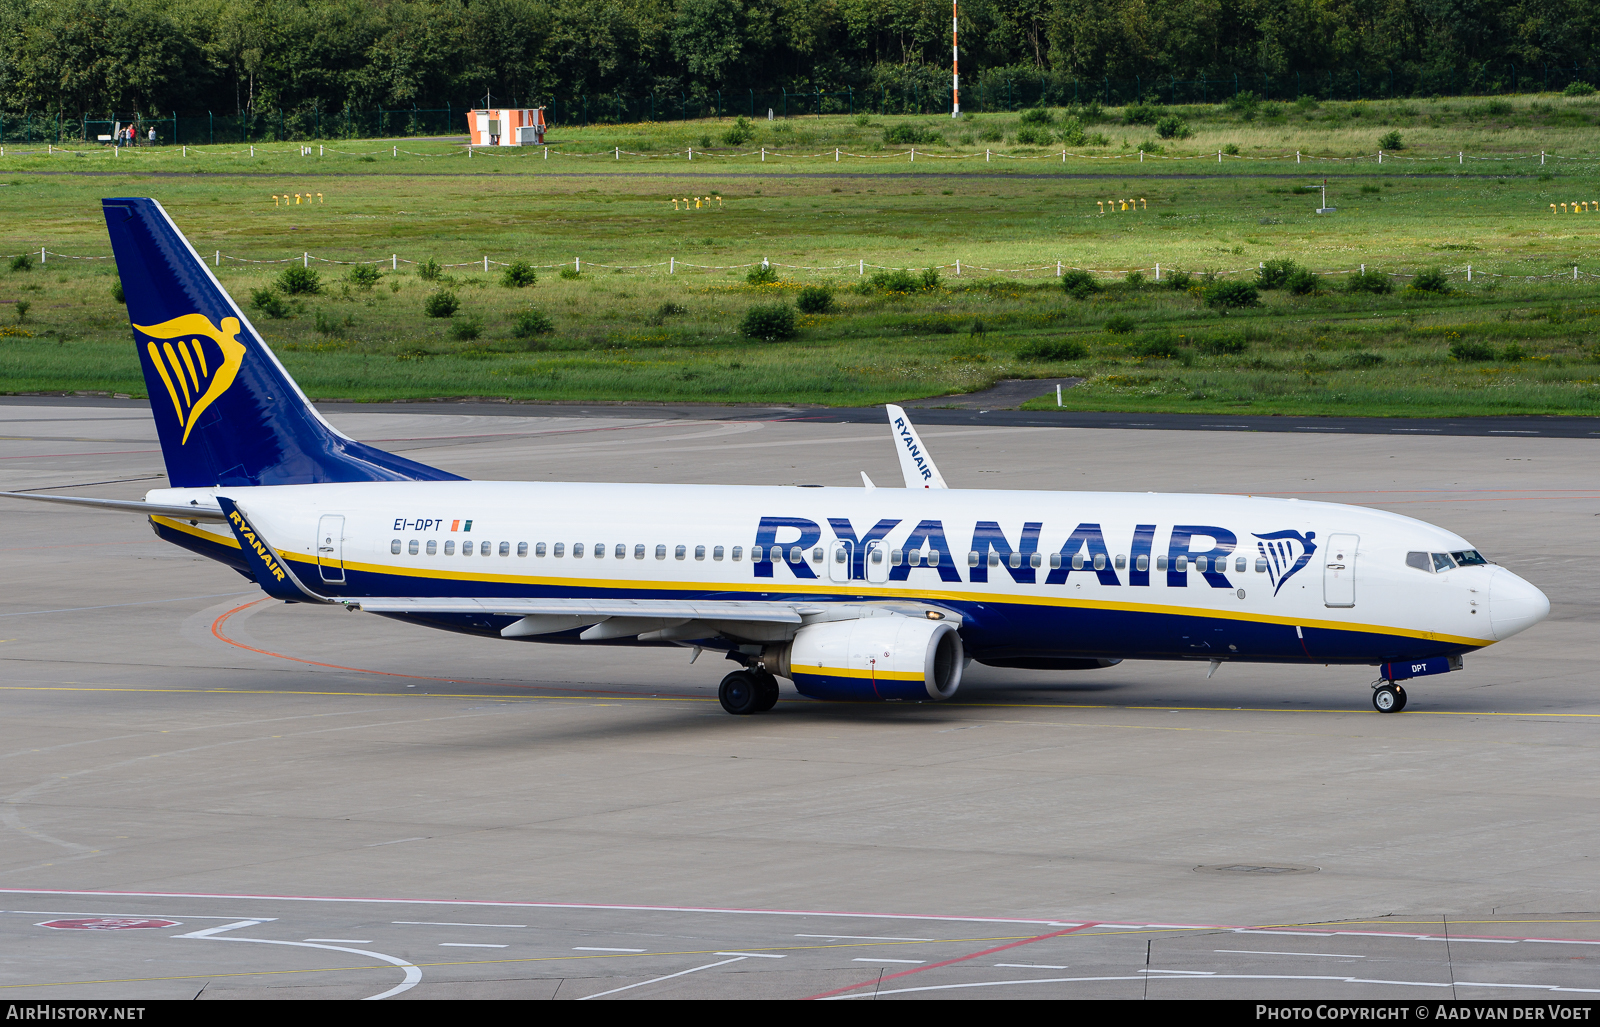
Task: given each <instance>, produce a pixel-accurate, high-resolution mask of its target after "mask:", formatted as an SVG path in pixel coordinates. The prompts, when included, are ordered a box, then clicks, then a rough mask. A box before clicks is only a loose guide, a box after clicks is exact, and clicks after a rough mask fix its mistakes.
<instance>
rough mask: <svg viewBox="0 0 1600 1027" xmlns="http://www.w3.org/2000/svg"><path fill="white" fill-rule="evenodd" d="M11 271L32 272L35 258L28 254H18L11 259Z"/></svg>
mask: <svg viewBox="0 0 1600 1027" xmlns="http://www.w3.org/2000/svg"><path fill="white" fill-rule="evenodd" d="M11 270H13V271H32V270H33V257H31V256H29V255H28V254H26V253H19V254H17V255H16V256H15V257H12V258H11Z"/></svg>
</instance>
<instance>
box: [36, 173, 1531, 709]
mask: <svg viewBox="0 0 1600 1027" xmlns="http://www.w3.org/2000/svg"><path fill="white" fill-rule="evenodd" d="M104 208H105V216H106V224H107V227H108V229H109V230H110V234H111V244H112V249H113V251H114V252H115V254H116V261H117V268H118V271H119V273H120V274H121V279H122V286H123V291H124V293H125V295H126V297H127V305H128V315H129V319H130V320H131V322H132V325H133V333H134V340H135V344H136V346H137V348H138V352H139V360H140V363H141V365H142V366H143V369H144V377H145V382H146V384H147V386H148V388H149V394H150V403H151V408H152V412H153V413H154V416H155V420H156V426H157V430H158V433H159V435H160V439H161V448H162V453H163V456H164V458H165V460H166V467H167V475H168V478H169V484H170V487H169V488H164V489H156V490H154V491H152V492H150V493H148V494H147V495H146V497H145V500H144V501H143V502H137V501H127V502H124V501H116V500H100V499H77V498H68V497H60V496H55V497H44V496H32V495H30V496H20V495H18V496H17V498H28V499H47V500H49V501H52V502H63V503H72V504H76V505H80V506H90V507H98V508H105V509H111V510H122V511H128V512H132V513H137V514H142V515H145V516H148V517H149V519H150V523H151V524H152V526H153V527H154V528H155V531H156V534H157V535H159V536H160V537H161V538H163V539H165V540H167V541H169V542H172V543H173V544H175V545H179V546H182V547H184V548H186V549H189V550H192V551H194V552H196V553H200V554H202V555H204V556H207V557H210V558H211V559H214V560H216V561H218V562H220V563H223V564H226V565H228V566H230V567H233V568H234V569H236V570H238V571H239V572H240V573H242V574H244V575H245V576H247V577H249V578H250V579H251V580H253V581H254V582H256V583H257V584H258V585H260V586H261V588H262V589H263V590H264V591H265V592H266V593H267V594H268V595H270V596H272V597H274V598H277V599H282V600H286V601H288V602H297V603H319V604H326V605H328V606H330V607H343V608H348V609H357V610H365V611H368V612H371V613H376V614H380V615H382V616H386V617H393V618H396V619H398V620H403V621H408V622H411V623H415V624H421V625H425V626H428V627H435V628H443V629H446V630H449V631H457V632H463V633H466V634H472V635H482V636H485V637H490V638H496V639H513V640H517V641H524V642H545V643H561V644H569V645H651V646H672V645H678V646H687V647H693V648H697V649H703V650H707V651H717V652H721V653H724V654H725V655H726V656H727V658H728V659H730V660H733V661H735V662H737V663H738V664H739V666H740V668H741V669H738V670H735V671H734V672H732V673H730V674H728V675H727V677H726V678H724V679H723V681H722V685H721V689H720V693H719V695H720V698H721V701H722V705H723V706H724V707H725V708H726V709H727V710H728V712H730V713H736V714H748V713H757V712H761V711H764V710H767V709H770V708H771V707H772V706H773V704H774V703H775V702H776V701H777V699H778V695H779V689H778V681H777V679H778V678H788V679H789V680H790V681H792V682H793V683H794V687H795V689H796V690H797V691H798V692H800V693H801V694H802V695H806V696H810V697H813V698H818V699H832V700H918V701H924V700H940V699H948V698H950V697H951V696H953V695H954V694H955V693H956V690H957V688H958V687H959V686H960V684H961V675H962V671H963V669H964V667H965V666H966V664H967V661H968V660H977V661H979V662H980V663H984V664H988V665H991V666H998V667H1020V668H1037V669H1040V670H1070V669H1090V668H1095V667H1107V666H1111V665H1113V664H1115V663H1117V662H1119V661H1121V660H1124V659H1143V660H1193V661H1200V662H1207V663H1209V664H1210V665H1211V668H1210V669H1211V671H1214V670H1215V669H1216V667H1217V666H1218V665H1220V664H1223V663H1234V662H1240V663H1277V664H1290V665H1292V664H1349V665H1357V666H1375V667H1378V668H1379V671H1378V675H1379V679H1378V680H1377V681H1376V682H1374V684H1373V693H1372V694H1373V704H1374V706H1376V707H1377V709H1379V710H1382V711H1384V712H1396V711H1398V710H1400V709H1402V708H1404V706H1405V704H1406V693H1405V690H1404V687H1403V686H1402V685H1400V684H1399V682H1400V681H1403V680H1406V679H1409V678H1412V677H1416V676H1418V675H1423V674H1436V673H1442V672H1445V671H1450V670H1456V669H1459V668H1460V667H1461V658H1462V655H1463V654H1465V653H1469V652H1471V651H1473V650H1475V649H1480V648H1482V647H1484V646H1487V645H1491V644H1493V643H1495V642H1497V641H1500V640H1502V639H1505V638H1509V637H1510V636H1512V635H1514V634H1516V633H1517V632H1519V631H1522V630H1524V629H1526V628H1528V627H1530V626H1532V625H1533V624H1536V623H1537V622H1538V621H1540V620H1541V619H1543V618H1544V616H1545V615H1546V614H1547V613H1548V612H1549V610H1550V604H1549V602H1548V600H1546V598H1545V596H1544V595H1543V593H1541V592H1540V591H1539V590H1538V589H1537V588H1535V587H1533V586H1532V585H1530V584H1529V583H1528V582H1526V581H1524V580H1522V579H1521V578H1519V577H1517V576H1516V575H1515V574H1513V573H1511V572H1510V571H1509V570H1506V569H1505V568H1503V567H1499V566H1496V565H1494V564H1492V563H1489V562H1488V561H1487V560H1485V559H1484V558H1483V557H1482V556H1481V555H1479V553H1478V552H1477V551H1476V550H1475V549H1474V548H1473V546H1472V543H1470V542H1468V541H1467V540H1466V539H1464V538H1462V537H1460V536H1459V535H1456V534H1454V533H1452V532H1449V531H1446V530H1444V529H1442V528H1437V527H1434V526H1433V525H1430V524H1426V523H1423V522H1421V521H1417V520H1412V519H1410V518H1407V517H1401V516H1398V515H1396V514H1391V513H1385V512H1381V511H1376V510H1369V509H1364V508H1361V507H1354V506H1341V505H1337V504H1332V503H1312V502H1300V501H1297V500H1293V499H1263V498H1246V497H1241V496H1223V495H1163V494H1156V493H1105V492H995V491H981V490H976V489H951V488H947V487H946V486H945V483H944V480H943V478H942V477H941V476H940V474H939V471H938V469H937V468H936V467H935V465H934V463H933V460H932V458H931V457H930V456H929V455H928V452H927V450H926V448H925V447H924V446H923V445H922V442H921V440H920V439H919V438H918V437H917V434H916V431H915V429H914V428H913V427H912V426H911V424H910V423H909V421H908V420H907V419H906V417H905V414H904V413H903V412H902V411H900V410H899V409H898V408H896V407H889V408H888V409H889V418H890V425H891V428H892V432H893V437H894V439H895V444H896V445H897V446H898V447H899V453H900V461H901V468H902V471H903V472H904V476H905V486H906V487H905V488H876V487H873V485H872V483H871V482H870V481H867V480H866V476H865V475H864V474H863V476H862V478H863V487H862V488H810V487H754V486H739V485H642V484H632V485H630V484H574V483H561V482H499V481H467V480H465V479H462V478H459V477H457V476H456V475H453V474H449V473H447V472H445V471H441V470H437V469H435V468H432V467H428V466H426V465H424V464H420V463H416V462H414V461H411V460H408V459H405V458H404V457H399V456H395V455H393V454H390V453H385V452H383V451H381V450H378V449H374V448H372V447H370V446H367V445H364V444H362V443H360V442H357V441H355V440H353V439H350V438H348V437H346V436H345V435H342V434H340V433H339V432H338V431H337V430H335V429H334V428H333V427H332V426H330V425H329V424H328V423H327V422H326V421H324V420H323V419H322V417H321V416H320V415H319V414H318V413H317V411H316V410H315V408H313V407H312V405H311V403H310V401H309V400H307V398H306V397H305V395H304V394H303V393H302V392H301V391H300V389H299V387H298V386H297V385H296V384H295V383H294V381H293V380H292V379H291V378H290V377H289V375H288V373H287V372H286V371H285V370H284V368H283V366H282V365H281V364H280V363H279V362H278V360H277V358H276V357H275V356H274V355H273V353H272V351H271V350H270V349H268V348H267V346H266V344H265V343H264V342H263V341H262V339H261V336H260V334H259V333H258V332H257V331H256V330H255V328H254V327H253V326H252V325H251V324H250V321H249V319H248V318H247V317H246V316H245V314H244V312H243V311H242V310H241V309H240V308H239V307H238V305H237V304H235V303H234V301H233V300H232V299H231V298H230V297H229V296H228V294H227V293H226V292H225V291H224V290H223V288H222V286H221V285H220V284H219V283H218V281H217V280H216V278H215V277H214V276H213V275H212V273H211V271H210V269H209V268H207V267H206V265H205V262H204V261H203V260H201V259H200V258H199V256H198V255H197V254H196V253H195V251H194V249H193V247H191V246H190V245H189V242H188V240H186V239H185V238H184V236H183V235H182V233H181V232H179V230H178V228H177V226H176V225H174V224H173V222H172V219H171V218H170V217H169V216H168V215H167V212H166V211H165V210H164V209H163V208H162V207H161V205H160V204H159V203H157V202H156V201H155V200H151V199H108V200H105V201H104ZM8 495H17V494H8ZM1207 676H1208V677H1209V676H1210V673H1209V672H1208V674H1207Z"/></svg>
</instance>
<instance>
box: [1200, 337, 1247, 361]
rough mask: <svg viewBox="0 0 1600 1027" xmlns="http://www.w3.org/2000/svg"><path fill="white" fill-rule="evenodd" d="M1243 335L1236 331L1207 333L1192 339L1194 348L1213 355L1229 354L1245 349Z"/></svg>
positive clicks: (1241, 351)
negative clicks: (1217, 333)
mask: <svg viewBox="0 0 1600 1027" xmlns="http://www.w3.org/2000/svg"><path fill="white" fill-rule="evenodd" d="M1246 345H1247V344H1246V342H1245V341H1244V336H1243V335H1240V334H1238V333H1232V334H1228V335H1208V336H1206V337H1205V338H1202V339H1196V340H1195V341H1194V348H1195V349H1197V350H1199V351H1200V352H1202V353H1205V354H1207V355H1209V356H1213V357H1223V356H1231V355H1233V354H1235V353H1243V352H1244V351H1245V346H1246Z"/></svg>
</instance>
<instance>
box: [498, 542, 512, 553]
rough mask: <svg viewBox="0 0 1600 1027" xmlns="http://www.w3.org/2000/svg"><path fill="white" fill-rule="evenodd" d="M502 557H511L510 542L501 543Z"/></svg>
mask: <svg viewBox="0 0 1600 1027" xmlns="http://www.w3.org/2000/svg"><path fill="white" fill-rule="evenodd" d="M500 555H501V556H510V555H511V543H509V542H502V543H500Z"/></svg>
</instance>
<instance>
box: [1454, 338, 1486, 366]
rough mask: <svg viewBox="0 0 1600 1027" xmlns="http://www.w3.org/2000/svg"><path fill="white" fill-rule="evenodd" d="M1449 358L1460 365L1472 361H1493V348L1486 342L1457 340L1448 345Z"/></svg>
mask: <svg viewBox="0 0 1600 1027" xmlns="http://www.w3.org/2000/svg"><path fill="white" fill-rule="evenodd" d="M1450 356H1451V357H1452V358H1453V359H1455V360H1459V361H1461V362H1462V363H1464V364H1465V363H1471V362H1473V361H1482V360H1493V359H1494V347H1493V346H1490V345H1489V344H1488V343H1487V342H1474V341H1472V340H1471V339H1457V340H1456V341H1455V342H1452V343H1451V344H1450Z"/></svg>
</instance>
